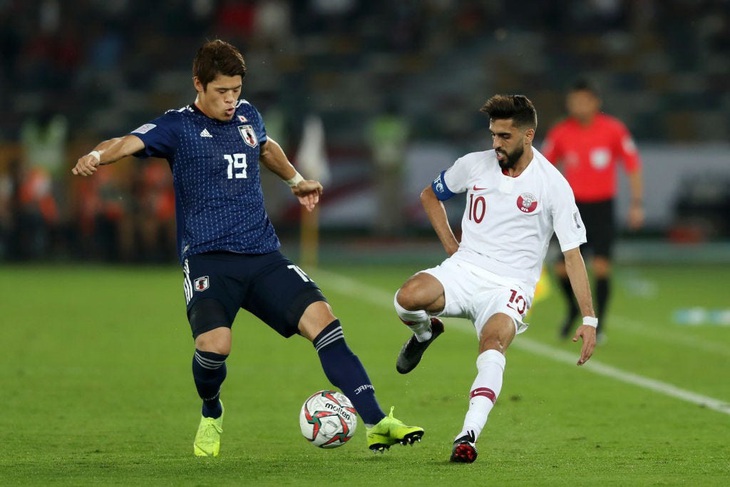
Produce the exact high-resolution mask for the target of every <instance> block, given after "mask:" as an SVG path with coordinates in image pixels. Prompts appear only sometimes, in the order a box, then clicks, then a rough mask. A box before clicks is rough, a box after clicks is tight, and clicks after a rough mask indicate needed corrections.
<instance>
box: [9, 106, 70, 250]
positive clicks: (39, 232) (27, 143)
mask: <svg viewBox="0 0 730 487" xmlns="http://www.w3.org/2000/svg"><path fill="white" fill-rule="evenodd" d="M67 139H68V122H67V120H66V117H65V116H64V115H63V114H61V113H57V112H56V111H55V110H54V109H53V107H52V105H51V104H50V103H49V102H48V101H47V102H45V104H44V105H43V106H42V107H41V108H40V109H39V110H38V112H37V113H35V114H33V115H31V116H29V117H28V118H27V119H26V120H25V121H24V122H23V125H22V127H21V129H20V142H21V148H22V158H21V170H20V181H19V185H20V186H19V195H18V208H17V210H18V214H17V216H18V225H17V231H18V235H17V238H18V243H19V245H18V250H19V257H20V258H22V259H37V258H41V257H45V256H47V255H48V254H49V253H50V251H51V245H52V243H53V242H55V243H57V244H58V243H60V242H61V238H60V236H61V235H60V234H61V233H62V232H63V230H64V225H65V223H66V218H65V216H66V215H61V213H60V212H61V211H62V210H63V209H65V208H66V201H65V198H64V195H65V191H63V172H65V170H66V149H67V147H66V144H67ZM55 250H56V251H57V252H56V253H58V251H60V250H61V249H59V248H56V249H55Z"/></svg>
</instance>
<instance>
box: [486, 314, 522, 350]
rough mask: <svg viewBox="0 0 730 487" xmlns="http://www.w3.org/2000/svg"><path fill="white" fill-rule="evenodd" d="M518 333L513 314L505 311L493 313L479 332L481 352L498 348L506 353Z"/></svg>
mask: <svg viewBox="0 0 730 487" xmlns="http://www.w3.org/2000/svg"><path fill="white" fill-rule="evenodd" d="M516 333H517V329H516V327H515V321H514V320H513V319H512V317H511V316H509V315H506V314H504V313H495V314H493V315H492V316H490V317H489V319H488V320H487V322H486V323H485V324H484V326H483V327H482V331H481V333H480V334H479V353H482V352H484V351H487V350H497V351H498V352H501V353H502V354H504V353H505V352H506V351H507V347H509V345H510V343H512V340H513V339H514V337H515V334H516Z"/></svg>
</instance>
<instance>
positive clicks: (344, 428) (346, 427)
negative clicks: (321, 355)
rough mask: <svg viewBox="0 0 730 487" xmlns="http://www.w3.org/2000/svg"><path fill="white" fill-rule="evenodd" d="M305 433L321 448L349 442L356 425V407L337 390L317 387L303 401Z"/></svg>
mask: <svg viewBox="0 0 730 487" xmlns="http://www.w3.org/2000/svg"><path fill="white" fill-rule="evenodd" d="M299 426H300V427H301V429H302V435H304V437H305V438H306V439H307V441H309V442H310V443H311V444H312V445H314V446H318V447H319V448H337V447H338V446H342V445H344V444H345V443H347V442H348V441H349V440H350V438H352V435H353V434H355V429H356V428H357V411H355V408H354V407H353V406H352V403H351V402H350V400H349V399H348V398H347V396H345V395H344V394H342V393H341V392H338V391H329V390H324V391H318V392H315V393H314V394H312V395H311V396H309V397H308V398H307V400H306V401H304V405H302V410H301V411H300V413H299Z"/></svg>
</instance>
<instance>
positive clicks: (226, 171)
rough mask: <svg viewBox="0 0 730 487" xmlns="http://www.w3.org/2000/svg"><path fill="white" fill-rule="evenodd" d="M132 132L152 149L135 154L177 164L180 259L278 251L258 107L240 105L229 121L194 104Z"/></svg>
mask: <svg viewBox="0 0 730 487" xmlns="http://www.w3.org/2000/svg"><path fill="white" fill-rule="evenodd" d="M131 135H135V136H137V137H139V138H140V139H141V140H142V141H143V142H144V145H145V148H144V149H143V150H142V151H140V152H138V153H137V154H135V156H137V157H161V158H164V159H167V161H168V162H169V163H170V168H171V169H172V175H173V184H174V187H175V205H176V217H177V250H178V255H179V257H180V261H181V262H182V261H184V260H185V258H186V257H189V256H191V255H195V254H201V253H204V252H211V251H229V252H237V253H243V254H265V253H269V252H273V251H275V250H277V249H278V248H279V246H280V243H279V238H278V237H277V236H276V232H275V231H274V227H273V225H272V224H271V221H270V220H269V216H268V215H267V214H266V209H265V208H264V195H263V191H262V189H261V177H260V171H259V154H260V150H261V144H264V143H266V140H267V139H266V128H265V127H264V122H263V120H262V119H261V115H260V114H259V112H258V110H256V108H254V106H253V105H251V104H250V103H248V102H247V101H245V100H239V101H238V103H237V105H236V111H235V113H234V115H233V119H232V120H230V121H228V122H221V121H218V120H215V119H212V118H210V117H208V116H206V115H205V114H204V113H203V112H201V111H200V110H199V109H198V108H197V107H195V106H194V105H189V106H187V107H184V108H181V109H179V110H169V111H167V112H166V113H165V114H164V115H162V116H161V117H158V118H156V119H155V120H152V121H151V122H150V123H147V124H145V125H142V126H141V127H139V128H138V129H136V130H134V131H133V132H131Z"/></svg>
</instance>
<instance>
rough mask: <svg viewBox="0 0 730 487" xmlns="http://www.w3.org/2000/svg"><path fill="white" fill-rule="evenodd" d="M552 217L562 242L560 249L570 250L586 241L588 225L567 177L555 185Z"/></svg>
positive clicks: (559, 239)
mask: <svg viewBox="0 0 730 487" xmlns="http://www.w3.org/2000/svg"><path fill="white" fill-rule="evenodd" d="M552 195H553V200H552V217H553V228H554V230H555V235H557V237H558V241H559V242H560V250H561V251H563V252H566V251H568V250H571V249H574V248H576V247H579V246H580V245H581V244H584V243H586V242H587V241H588V240H587V239H586V227H585V225H584V224H583V220H582V219H581V217H580V211H578V207H577V206H576V204H575V197H574V196H573V190H572V189H570V185H569V184H568V182H567V181H566V180H565V179H562V178H561V179H560V180H558V181H557V182H556V183H555V184H554V185H553V192H552Z"/></svg>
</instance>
